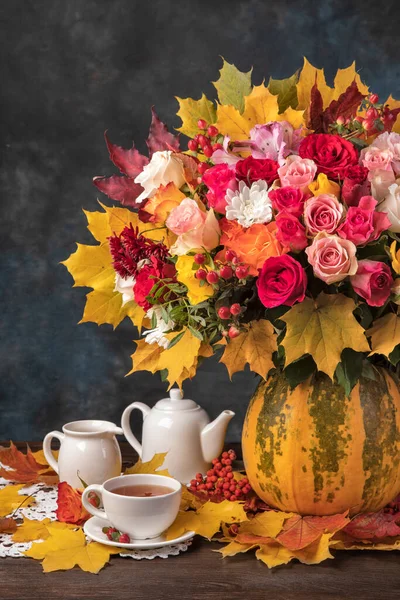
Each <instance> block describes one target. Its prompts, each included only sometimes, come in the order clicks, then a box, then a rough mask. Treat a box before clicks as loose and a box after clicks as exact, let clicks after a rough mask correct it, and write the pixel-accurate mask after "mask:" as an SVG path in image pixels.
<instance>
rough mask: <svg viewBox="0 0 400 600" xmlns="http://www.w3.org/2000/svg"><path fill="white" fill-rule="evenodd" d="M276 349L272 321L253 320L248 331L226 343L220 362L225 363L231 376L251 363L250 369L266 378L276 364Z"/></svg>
mask: <svg viewBox="0 0 400 600" xmlns="http://www.w3.org/2000/svg"><path fill="white" fill-rule="evenodd" d="M276 350H277V345H276V335H275V333H274V328H273V327H272V325H271V323H270V322H269V321H267V320H265V319H261V320H259V321H251V323H249V325H248V328H247V330H246V331H244V332H243V333H241V334H240V335H238V337H236V338H233V339H232V340H230V342H229V343H228V344H227V345H226V347H225V350H224V353H223V355H222V357H221V360H220V362H222V363H224V365H225V366H226V368H227V369H228V373H229V376H230V377H232V375H233V374H234V373H236V372H237V371H242V370H243V369H244V367H245V365H246V363H249V365H250V369H251V370H252V371H254V372H255V373H258V374H259V375H261V377H264V379H265V378H266V377H267V374H268V371H269V370H270V369H272V368H273V366H274V364H273V362H272V354H273V352H275V351H276Z"/></svg>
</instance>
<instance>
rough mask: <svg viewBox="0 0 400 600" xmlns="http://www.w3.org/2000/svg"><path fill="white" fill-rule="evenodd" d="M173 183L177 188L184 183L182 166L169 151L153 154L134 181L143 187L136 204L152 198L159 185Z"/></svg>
mask: <svg viewBox="0 0 400 600" xmlns="http://www.w3.org/2000/svg"><path fill="white" fill-rule="evenodd" d="M171 182H172V183H174V184H175V185H176V187H177V188H180V187H182V185H183V184H184V183H185V174H184V170H183V164H182V162H181V161H180V160H179V158H177V156H176V155H175V153H174V152H171V150H163V151H162V152H154V154H153V156H152V157H151V161H150V162H149V164H148V165H146V166H145V168H144V169H143V171H142V172H141V173H139V175H138V176H137V177H136V179H135V183H139V184H140V185H141V186H142V187H144V191H143V192H142V193H141V194H140V196H138V198H136V202H143V200H146V198H151V196H154V194H155V192H156V191H157V189H158V188H159V187H160V185H167V184H168V183H171Z"/></svg>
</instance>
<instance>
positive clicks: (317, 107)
mask: <svg viewBox="0 0 400 600" xmlns="http://www.w3.org/2000/svg"><path fill="white" fill-rule="evenodd" d="M323 110H324V103H323V100H322V95H321V92H320V91H319V89H318V87H317V82H315V83H314V85H313V86H312V88H311V97H310V106H309V109H308V124H307V126H308V127H309V128H310V129H312V130H313V131H314V132H315V133H321V132H322V131H323V121H322V113H323Z"/></svg>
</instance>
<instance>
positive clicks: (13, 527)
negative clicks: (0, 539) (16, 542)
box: [0, 517, 17, 533]
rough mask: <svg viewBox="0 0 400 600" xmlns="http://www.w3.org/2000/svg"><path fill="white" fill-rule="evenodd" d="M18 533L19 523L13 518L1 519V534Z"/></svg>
mask: <svg viewBox="0 0 400 600" xmlns="http://www.w3.org/2000/svg"><path fill="white" fill-rule="evenodd" d="M14 531H17V522H16V521H15V520H14V519H12V518H11V517H1V518H0V533H14Z"/></svg>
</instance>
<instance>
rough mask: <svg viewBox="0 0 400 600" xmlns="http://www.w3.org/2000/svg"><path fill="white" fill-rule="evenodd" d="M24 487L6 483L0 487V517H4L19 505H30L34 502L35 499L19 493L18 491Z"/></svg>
mask: <svg viewBox="0 0 400 600" xmlns="http://www.w3.org/2000/svg"><path fill="white" fill-rule="evenodd" d="M24 487H25V485H24V484H21V485H6V487H4V488H2V489H0V517H6V516H7V515H9V514H11V513H12V512H13V511H14V510H15V509H17V508H19V507H20V506H22V505H23V506H31V505H32V504H35V500H34V499H33V498H31V497H29V496H28V495H27V494H19V493H18V492H19V491H20V490H22V489H23V488H24Z"/></svg>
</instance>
